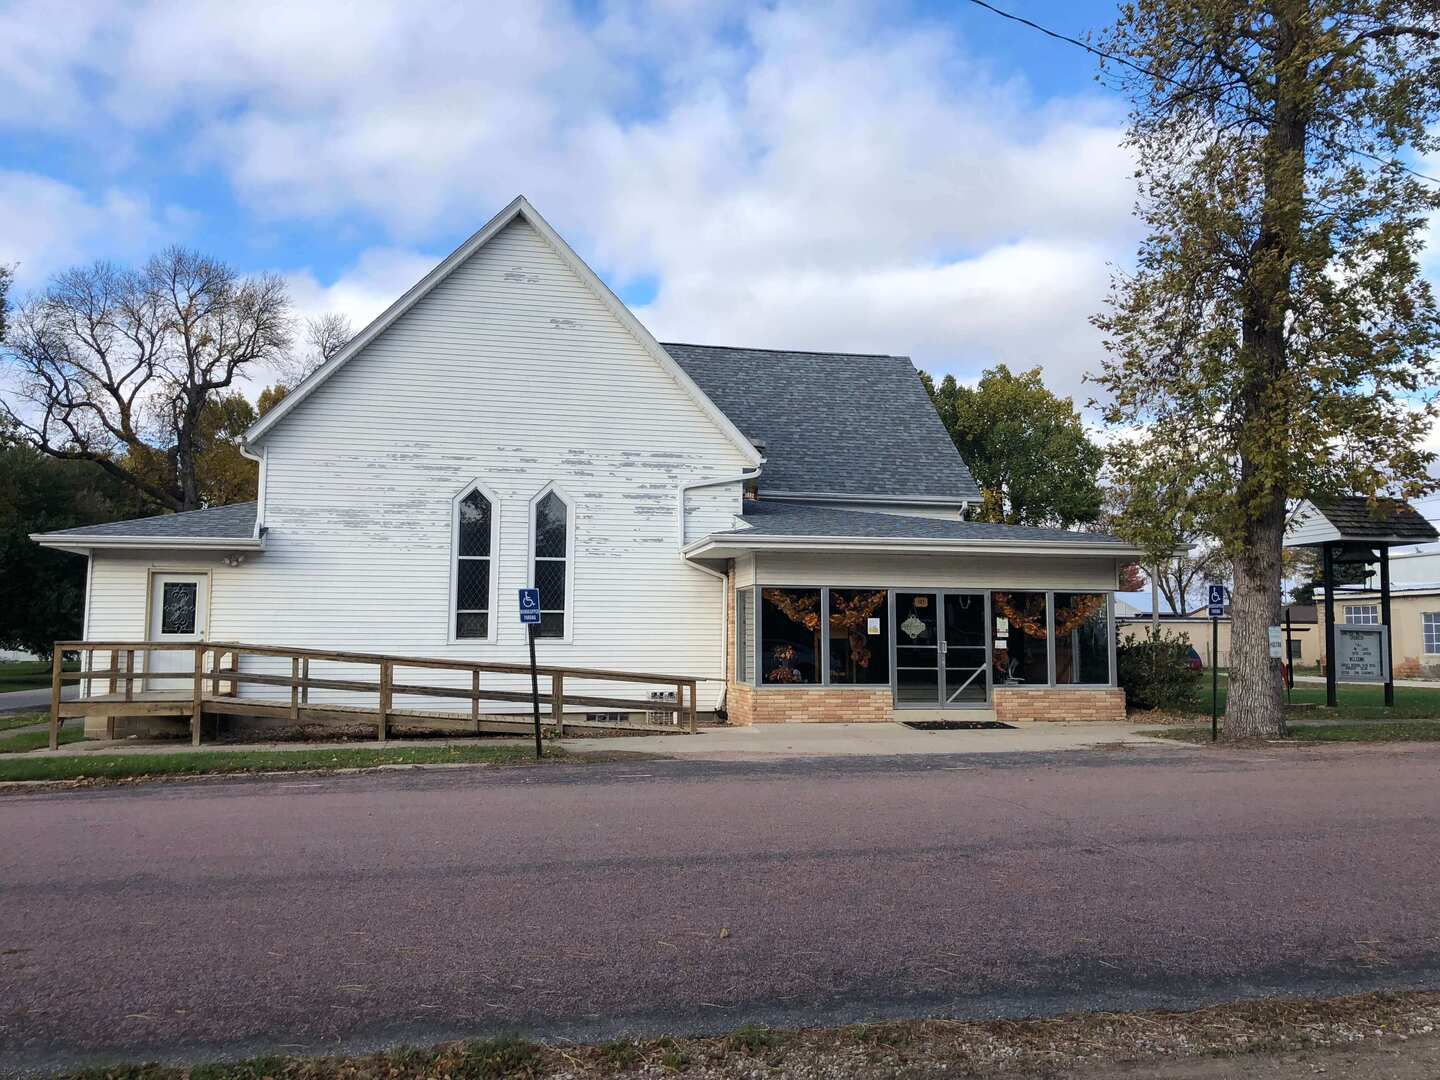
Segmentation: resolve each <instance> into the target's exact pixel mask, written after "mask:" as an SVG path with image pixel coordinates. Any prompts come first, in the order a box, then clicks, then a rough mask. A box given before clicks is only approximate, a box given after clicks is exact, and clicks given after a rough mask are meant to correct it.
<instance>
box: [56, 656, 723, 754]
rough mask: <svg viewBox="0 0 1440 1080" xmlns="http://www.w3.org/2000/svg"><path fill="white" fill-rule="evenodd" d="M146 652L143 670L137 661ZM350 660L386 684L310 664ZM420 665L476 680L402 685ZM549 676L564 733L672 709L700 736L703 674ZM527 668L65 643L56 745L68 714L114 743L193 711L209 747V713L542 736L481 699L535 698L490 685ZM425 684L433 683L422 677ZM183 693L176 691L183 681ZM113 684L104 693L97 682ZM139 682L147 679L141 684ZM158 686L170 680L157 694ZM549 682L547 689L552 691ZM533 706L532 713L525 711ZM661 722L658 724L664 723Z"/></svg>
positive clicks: (586, 671) (554, 714) (547, 668)
mask: <svg viewBox="0 0 1440 1080" xmlns="http://www.w3.org/2000/svg"><path fill="white" fill-rule="evenodd" d="M65 653H79V654H80V655H81V658H82V664H81V670H79V671H64V670H62V657H63V656H64V654H65ZM97 653H99V654H102V656H104V657H105V666H104V667H103V668H97V667H96V666H95V657H96V654H97ZM173 654H181V657H185V658H181V657H177V660H178V663H179V666H178V668H172V667H170V666H169V664H166V663H161V664H156V662H155V660H154V658H155V657H157V656H168V655H173ZM137 655H138V656H139V657H140V658H141V660H142V663H141V664H139V665H137V663H136V657H137ZM245 657H254V658H263V660H264V661H268V662H269V664H270V666H271V667H272V668H275V669H277V670H271V671H255V670H250V671H246V670H243V669H242V665H241V660H242V659H243V658H245ZM286 660H289V662H290V663H289V672H288V674H287V673H285V671H284V668H285V663H284V661H286ZM312 664H314V665H321V664H329V665H340V666H342V667H347V668H354V667H357V666H358V667H361V668H368V667H374V668H375V669H376V678H375V679H374V680H370V679H357V678H337V677H333V675H332V676H322V675H321V674H319V673H312V670H311V665H312ZM410 669H415V670H418V671H435V672H447V673H451V674H452V675H454V674H459V675H460V676H462V679H461V680H460V681H462V682H463V681H464V680H463V676H464V675H466V674H468V675H469V676H470V678H469V680H468V685H441V684H437V683H434V682H430V683H427V682H423V681H418V680H417V677H415V676H407V677H406V678H404V679H403V680H402V681H399V682H397V681H396V678H395V673H396V671H397V670H399V671H402V672H404V671H408V670H410ZM536 671H537V672H538V674H539V676H540V678H541V679H547V680H549V692H548V693H542V694H540V703H541V705H543V706H548V708H549V722H550V724H551V725H552V726H554V727H556V728H557V729H559V732H560V733H561V734H563V733H564V729H565V727H566V726H567V725H568V726H572V727H576V728H596V727H599V728H622V727H623V728H633V727H635V726H637V725H632V724H605V723H592V722H588V721H584V720H575V719H571V720H567V719H566V718H565V708H566V706H583V707H587V708H589V709H591V710H593V711H601V712H617V713H637V712H642V713H647V714H649V713H657V712H658V713H669V714H671V716H672V717H673V720H672V723H671V724H670V725H669V726H668V730H674V728H675V727H677V726H680V727H682V729H684V730H688V731H690V732H691V733H693V732H694V731H695V724H696V704H695V692H696V685H697V683H698V682H699V681H700V680H699V679H696V678H690V677H687V676H676V675H656V674H652V673H648V672H637V671H607V670H601V669H596V668H574V667H555V666H553V665H542V666H539V667H537V668H536ZM529 673H530V667H529V665H527V664H498V663H489V662H485V661H475V660H445V659H436V658H433V657H418V656H389V655H384V654H380V653H358V652H329V651H325V650H321V649H299V648H287V647H284V646H271V645H248V644H245V643H242V642H235V641H205V642H198V643H194V644H191V643H188V642H186V643H183V644H182V643H176V642H164V641H57V642H56V643H55V653H54V665H53V668H52V671H51V687H50V748H51V749H52V750H53V749H56V748H57V747H58V746H59V745H60V726H61V724H62V723H63V722H64V720H65V719H66V718H67V717H85V716H104V717H106V718H107V720H108V726H109V728H110V730H109V732H108V734H109V735H111V736H112V737H113V736H114V721H115V718H116V717H121V716H176V715H178V716H185V715H188V716H189V718H190V739H191V742H192V743H194V744H195V745H196V746H198V745H200V728H201V723H202V721H203V719H204V716H205V714H206V713H207V712H208V713H211V714H216V715H219V714H224V715H227V716H228V715H251V716H269V717H277V718H281V719H289V720H292V721H297V722H298V721H301V720H347V721H351V722H354V721H368V722H371V723H374V724H375V727H376V734H377V738H378V739H379V740H380V741H381V742H384V741H385V739H386V737H387V736H388V734H389V726H390V722H391V721H392V720H398V719H412V720H413V719H418V720H435V719H446V720H469V721H470V722H472V723H473V724H474V730H475V731H476V732H485V733H495V734H502V733H519V734H523V733H524V732H526V731H528V730H530V729H531V725H532V722H531V720H530V719H529V718H526V719H524V720H520V719H504V718H501V717H496V716H485V715H483V714H482V713H481V711H480V703H481V702H482V701H505V702H514V703H516V704H517V705H521V704H523V705H526V706H528V705H529V703H530V691H529V690H505V689H499V688H497V687H494V686H486V685H483V683H482V679H481V676H482V675H486V674H503V675H529ZM418 678H419V679H423V678H424V677H423V676H419V677H418ZM68 682H76V683H80V684H81V693H80V696H79V697H77V698H73V699H70V700H66V701H62V700H61V693H60V688H61V687H62V686H63V685H64V684H65V683H68ZM177 682H178V683H179V684H180V685H179V686H175V685H174V684H175V683H177ZM577 682H620V683H630V684H640V685H642V686H644V685H652V686H661V687H664V688H665V691H666V692H667V693H668V692H669V691H670V690H673V691H674V693H675V700H674V701H669V700H666V699H664V698H663V697H660V696H658V695H655V696H651V697H649V698H644V699H635V698H622V697H610V696H607V695H604V694H595V693H576V692H574V690H573V689H571V687H573V686H574V684H575V683H577ZM97 683H99V684H102V685H103V686H104V687H105V689H104V691H103V692H101V693H98V694H97V693H96V692H95V687H96V684H97ZM137 683H138V684H140V685H139V688H138V689H137ZM157 683H166V684H167V685H166V686H165V688H163V689H162V688H158V687H157V686H156V684H157ZM246 685H249V686H266V687H279V688H288V689H289V691H290V693H289V700H288V701H286V700H283V699H275V698H265V697H254V698H245V697H241V696H240V688H241V687H242V686H246ZM542 685H543V684H542ZM312 690H327V691H341V692H348V693H356V694H364V695H366V696H367V698H368V697H370V696H371V695H373V698H374V703H373V704H371V703H370V702H369V701H367V702H366V703H365V704H362V705H353V704H345V703H340V702H334V701H326V702H312V701H311V700H310V692H311V691H312ZM399 696H409V697H422V698H448V699H452V700H456V699H458V700H460V701H463V702H466V703H467V705H468V713H460V712H451V711H432V710H420V709H414V708H409V709H407V708H399V707H396V705H395V699H396V698H397V697H399ZM522 711H526V710H524V709H520V710H517V712H522ZM656 726H657V727H658V726H659V725H656Z"/></svg>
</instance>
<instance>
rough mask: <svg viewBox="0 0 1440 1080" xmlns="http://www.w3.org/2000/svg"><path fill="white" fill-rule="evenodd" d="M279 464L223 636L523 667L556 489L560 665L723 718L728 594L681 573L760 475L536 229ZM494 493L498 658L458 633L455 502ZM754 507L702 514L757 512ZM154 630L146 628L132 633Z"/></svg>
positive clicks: (328, 395)
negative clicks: (533, 544)
mask: <svg viewBox="0 0 1440 1080" xmlns="http://www.w3.org/2000/svg"><path fill="white" fill-rule="evenodd" d="M264 446H265V450H266V454H265V456H266V481H265V497H266V506H265V525H266V528H267V533H266V550H265V551H264V552H260V553H252V554H251V555H250V556H249V557H248V559H247V561H246V563H245V565H244V566H242V567H241V568H239V570H238V571H236V572H234V573H217V574H216V575H215V578H214V589H215V599H214V603H213V607H212V615H211V617H212V623H213V627H212V634H211V636H212V637H213V638H221V637H224V638H230V639H236V640H241V641H256V642H262V643H275V644H286V645H298V646H310V647H314V648H321V649H339V650H347V649H348V650H357V651H380V652H390V653H398V654H409V655H412V656H440V657H444V656H454V657H463V658H466V659H477V660H495V661H498V662H510V663H523V662H524V661H525V659H526V633H525V629H524V627H522V626H521V625H520V622H519V618H518V614H517V600H516V597H517V591H518V590H519V589H520V588H521V587H523V586H525V585H528V584H529V579H530V575H531V566H530V559H529V548H530V545H529V532H530V505H531V500H532V499H534V498H535V496H536V495H537V494H539V493H540V492H541V491H542V490H543V489H544V488H545V487H546V486H547V485H549V484H552V483H553V484H555V485H556V486H557V487H560V488H563V490H564V493H565V495H566V496H567V498H569V499H570V500H571V502H572V521H573V526H574V528H573V532H574V537H573V540H572V546H573V550H574V558H573V565H572V567H571V569H570V573H571V576H572V578H573V583H572V588H571V589H570V590H569V591H570V592H571V595H572V597H573V599H571V600H570V601H568V603H569V605H570V612H569V617H568V618H567V623H568V624H569V625H568V627H567V629H568V633H569V640H568V641H554V640H542V641H541V642H540V644H539V647H538V648H539V653H540V660H541V663H546V662H553V663H557V664H561V663H563V664H570V665H575V666H582V667H598V668H607V669H618V670H627V669H628V670H636V671H647V672H664V673H668V672H674V673H676V674H679V675H693V676H700V677H707V676H708V677H713V678H714V679H716V680H717V681H716V682H713V683H709V684H702V690H701V697H700V707H701V708H702V709H708V708H710V707H713V705H714V703H715V696H716V695H718V693H719V690H720V686H721V682H720V681H718V680H721V679H722V678H723V668H722V662H723V661H722V657H723V656H724V650H725V644H726V643H725V637H724V623H725V616H724V608H723V607H722V602H723V596H722V592H721V589H720V587H719V585H718V583H717V582H716V580H715V578H714V577H713V576H711V575H710V574H707V573H705V572H704V571H703V570H700V569H698V568H696V567H694V566H692V565H690V564H689V563H687V562H686V561H685V560H684V558H683V557H682V556H681V555H680V551H679V547H680V543H679V539H680V522H679V498H680V490H681V487H682V485H684V484H687V483H693V482H696V481H701V480H711V479H717V478H724V477H731V476H735V475H737V474H739V473H741V472H743V471H744V470H745V468H746V467H747V462H746V461H745V459H744V458H743V456H742V454H741V453H740V451H739V450H738V448H736V447H735V445H734V444H733V443H732V442H731V441H730V439H729V438H728V437H727V436H726V434H725V433H724V432H723V431H722V430H721V429H720V428H719V427H718V426H717V425H716V424H714V423H713V422H712V421H711V420H710V418H709V417H708V416H707V415H706V414H705V413H704V412H703V411H702V410H701V409H700V408H699V407H698V406H697V405H696V403H695V402H694V400H693V399H692V398H691V397H690V396H689V394H688V393H686V391H685V390H684V389H683V388H682V387H681V386H680V385H679V384H678V383H677V382H676V381H675V380H674V378H673V377H672V376H671V375H670V374H669V373H668V372H666V371H665V370H664V369H663V368H662V367H661V366H660V365H659V364H658V363H657V362H656V361H655V359H654V358H653V357H651V356H650V355H649V354H648V353H646V352H645V351H644V349H643V348H642V347H641V345H640V343H639V342H638V341H637V340H636V339H635V338H634V337H633V336H632V335H631V334H630V332H629V331H628V330H626V329H625V328H624V326H623V325H621V323H620V322H619V321H618V320H617V319H616V318H615V317H614V315H613V314H612V313H611V312H610V310H609V309H608V308H606V307H605V306H604V305H603V304H601V302H600V301H599V300H598V299H597V298H596V297H595V295H594V294H593V293H592V292H591V291H590V290H589V289H588V288H586V287H585V285H584V284H583V283H582V282H581V281H580V280H579V278H578V277H576V276H575V275H574V274H573V273H572V272H571V271H570V269H569V268H568V267H567V266H566V265H565V264H564V263H563V262H562V261H561V259H560V257H559V256H558V255H557V254H556V253H555V252H554V251H553V250H552V249H551V248H550V247H549V246H548V244H546V243H545V242H544V240H543V239H542V238H541V237H540V236H539V234H538V233H536V232H535V231H534V229H532V228H531V227H530V226H529V225H528V224H526V223H524V222H523V221H517V222H515V223H513V224H512V225H510V226H509V227H507V228H506V229H504V230H503V231H502V232H500V233H499V234H498V235H497V236H496V237H495V239H494V240H492V241H491V242H490V243H489V244H488V245H486V246H485V247H483V248H481V249H480V250H479V251H478V252H477V253H476V254H475V255H474V256H472V257H471V258H470V259H469V260H468V261H467V262H466V263H465V264H464V265H462V266H461V267H459V268H458V269H457V270H456V271H455V272H454V273H453V274H452V275H451V276H450V277H449V278H448V279H446V280H445V281H444V282H442V283H441V284H440V285H439V286H437V287H436V288H435V289H434V291H432V292H431V293H430V294H429V296H427V297H426V298H424V299H423V300H421V301H420V302H419V303H417V304H416V306H415V307H414V308H413V309H411V311H409V312H408V313H407V314H406V315H404V316H403V317H401V318H400V319H399V320H397V321H396V323H395V324H394V325H393V326H391V327H390V328H389V329H388V330H387V331H386V332H385V333H383V334H381V335H380V336H379V337H378V338H377V339H376V340H375V341H374V342H373V343H372V344H370V345H369V346H368V347H367V348H366V349H365V350H363V351H362V352H361V353H359V354H358V355H356V356H355V357H354V358H353V359H352V360H351V361H350V362H349V363H348V364H347V365H346V366H345V368H344V369H343V370H341V371H340V372H338V373H337V374H336V375H335V377H334V378H332V379H330V380H329V381H328V382H326V383H324V384H323V385H321V386H320V387H319V388H318V389H317V390H316V391H315V393H314V394H313V395H312V396H311V397H310V398H308V399H307V400H305V401H303V402H301V403H300V404H299V405H298V406H297V407H296V409H295V412H294V413H293V415H291V416H288V417H287V418H286V420H285V422H284V423H283V424H281V425H279V426H277V427H276V428H274V429H273V430H272V431H271V432H270V433H269V434H268V435H267V436H266V437H265V441H264ZM477 480H478V481H479V482H480V483H482V484H483V485H484V487H485V488H486V489H487V490H488V491H489V493H490V494H491V496H492V497H493V499H494V505H495V508H496V513H497V526H496V528H497V530H498V532H497V544H496V548H495V550H496V551H498V553H499V554H498V556H497V567H496V575H497V577H496V581H497V585H496V589H495V590H494V593H493V605H494V606H493V610H494V620H493V621H494V624H495V625H494V627H493V630H492V633H493V635H494V639H495V640H494V643H493V644H490V643H485V642H477V641H452V639H451V633H450V627H451V624H452V620H453V618H454V615H453V611H452V608H451V600H450V590H451V586H450V580H451V564H452V561H453V558H452V550H453V548H452V540H451V522H452V514H451V507H452V501H453V500H454V498H455V497H456V495H457V493H459V492H461V491H463V490H464V489H465V488H466V487H467V485H469V484H471V483H473V482H475V481H477ZM738 491H739V486H738V484H736V485H733V486H732V487H730V488H729V489H726V488H724V487H721V488H719V489H715V490H712V489H709V488H701V489H697V490H696V492H694V493H693V494H694V496H696V497H703V498H701V502H703V504H704V505H705V506H706V507H707V508H708V507H711V506H713V505H714V504H713V503H712V499H713V500H717V501H721V502H728V503H729V504H732V505H734V506H735V507H736V508H737V509H738V505H739V502H738V498H739V496H738ZM357 492H358V493H361V494H362V496H363V497H357ZM698 505H699V504H698V503H697V506H698ZM707 531H713V530H707ZM100 561H106V559H105V558H103V557H102V558H99V559H97V572H98V569H99V566H98V564H99V562H100ZM102 591H105V592H106V593H107V594H108V592H109V590H107V589H102V587H101V585H100V584H99V583H97V589H96V594H97V595H96V604H97V611H99V609H100V608H103V606H104V604H105V603H106V602H115V603H119V604H120V605H122V606H127V605H128V606H132V607H133V606H134V605H135V604H137V603H138V604H141V605H143V593H144V587H143V575H142V584H141V585H139V586H138V587H137V588H136V591H135V592H134V596H133V598H126V599H117V600H115V601H106V600H103V599H102V598H101V596H100V593H101V592H102ZM142 610H143V609H142ZM99 613H100V614H103V612H99ZM104 625H105V623H104V621H103V620H102V621H99V622H97V623H96V624H95V627H93V628H92V629H93V630H94V631H95V632H101V631H100V627H102V626H104ZM142 631H143V621H140V620H137V621H136V623H135V625H134V626H133V628H132V629H131V630H130V631H129V633H131V634H134V635H140V634H141V633H142ZM103 632H105V633H109V632H110V630H109V629H108V628H107V629H105V630H104V631H103ZM504 681H505V680H503V679H500V678H499V677H497V679H496V680H495V682H496V684H497V685H498V684H499V683H501V682H504ZM567 685H568V684H567ZM516 688H517V689H521V688H523V687H521V686H520V685H519V682H518V681H517V683H516ZM621 689H623V684H619V685H616V684H611V685H610V686H608V687H603V686H600V685H598V684H597V685H596V686H595V687H594V688H593V691H594V692H595V693H607V694H612V695H614V696H622V695H620V693H619V691H620V690H621ZM633 689H634V690H635V692H636V693H637V694H638V695H639V696H643V693H644V692H647V691H645V690H644V689H643V688H641V687H636V688H633ZM254 692H257V693H258V692H260V691H259V690H258V688H257V689H256V690H255V691H254ZM428 707H434V703H433V701H432V703H431V705H430V706H428ZM491 707H492V708H493V709H494V711H504V707H503V706H502V705H500V704H499V703H495V704H494V705H493V706H491Z"/></svg>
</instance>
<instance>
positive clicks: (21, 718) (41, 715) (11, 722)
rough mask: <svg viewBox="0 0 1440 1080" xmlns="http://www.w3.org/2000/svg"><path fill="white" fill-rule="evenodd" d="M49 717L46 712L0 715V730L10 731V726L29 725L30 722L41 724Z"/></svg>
mask: <svg viewBox="0 0 1440 1080" xmlns="http://www.w3.org/2000/svg"><path fill="white" fill-rule="evenodd" d="M48 719H50V714H49V713H48V712H38V713H15V714H14V715H13V716H0V731H10V730H11V729H12V728H17V727H29V726H30V725H31V724H43V723H44V722H45V721H46V720H48Z"/></svg>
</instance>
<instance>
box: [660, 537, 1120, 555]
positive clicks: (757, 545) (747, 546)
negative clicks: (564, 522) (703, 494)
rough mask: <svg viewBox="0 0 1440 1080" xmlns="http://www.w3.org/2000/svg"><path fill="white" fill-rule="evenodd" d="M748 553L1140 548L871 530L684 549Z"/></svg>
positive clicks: (1106, 551) (719, 541)
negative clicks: (891, 534)
mask: <svg viewBox="0 0 1440 1080" xmlns="http://www.w3.org/2000/svg"><path fill="white" fill-rule="evenodd" d="M732 549H733V552H734V553H735V554H749V553H751V552H755V551H787V550H788V551H793V550H796V549H803V550H809V551H826V552H846V551H853V552H865V553H870V552H879V553H900V554H912V555H932V554H933V555H944V554H949V553H952V552H961V551H963V552H966V553H968V554H979V555H985V554H994V555H1104V556H1109V557H1112V558H1118V559H1133V558H1136V557H1139V556H1142V555H1143V554H1144V552H1143V551H1142V550H1141V549H1140V548H1136V547H1130V546H1129V545H1120V544H1107V543H1084V542H1082V541H1073V540H979V539H977V540H959V539H936V538H924V539H918V538H917V539H895V538H890V537H869V536H845V537H836V536H763V535H762V536H756V537H749V536H735V535H725V534H713V533H712V534H711V535H709V536H704V537H701V538H700V539H699V540H696V541H693V542H692V543H690V544H688V545H687V546H686V547H685V548H683V549H682V551H683V554H684V555H685V557H686V558H690V559H699V558H717V557H718V558H724V557H728V556H729V555H730V554H731V552H732Z"/></svg>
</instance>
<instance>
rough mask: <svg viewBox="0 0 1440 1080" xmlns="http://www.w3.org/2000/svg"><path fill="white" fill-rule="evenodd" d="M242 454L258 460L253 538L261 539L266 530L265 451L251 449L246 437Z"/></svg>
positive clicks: (241, 443)
mask: <svg viewBox="0 0 1440 1080" xmlns="http://www.w3.org/2000/svg"><path fill="white" fill-rule="evenodd" d="M240 456H241V457H247V458H249V459H250V460H251V461H253V462H256V463H257V464H258V465H259V466H260V468H259V478H258V480H257V481H256V484H255V534H254V536H253V537H252V539H255V540H259V539H260V535H261V534H262V533H263V532H264V531H265V451H264V450H261V451H260V453H258V454H257V453H255V452H254V451H253V450H251V449H250V444H249V443H247V442H246V441H245V440H244V439H241V440H240Z"/></svg>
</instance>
